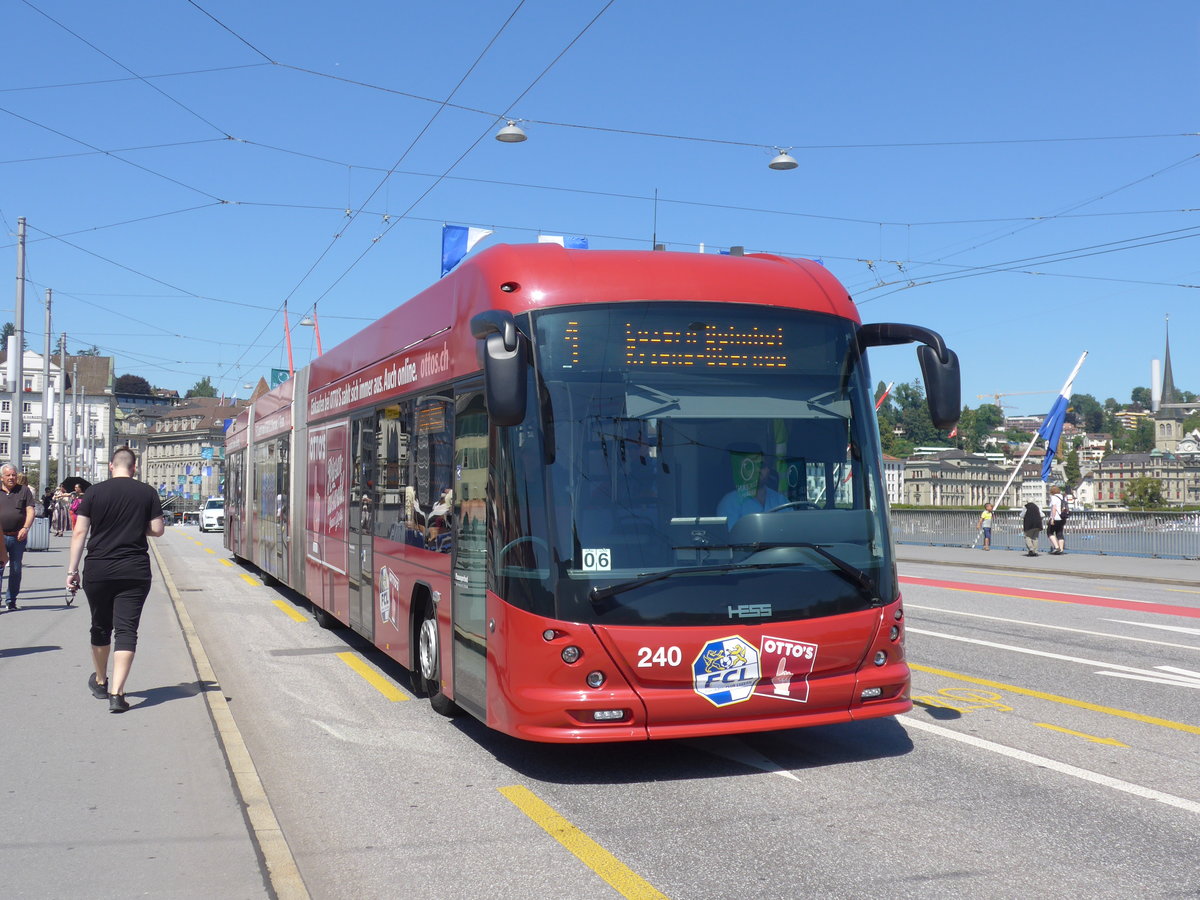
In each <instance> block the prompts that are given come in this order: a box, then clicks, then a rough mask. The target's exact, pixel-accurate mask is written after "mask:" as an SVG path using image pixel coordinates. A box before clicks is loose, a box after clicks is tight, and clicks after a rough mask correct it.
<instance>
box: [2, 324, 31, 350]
mask: <svg viewBox="0 0 1200 900" xmlns="http://www.w3.org/2000/svg"><path fill="white" fill-rule="evenodd" d="M16 333H17V326H16V325H14V324H13V323H12V322H5V323H4V327H3V328H0V350H4V351H6V352H7V350H8V339H9V338H10V337H11V336H12V335H14V334H16ZM21 349H22V350H28V349H29V342H28V341H24V346H22V347H21Z"/></svg>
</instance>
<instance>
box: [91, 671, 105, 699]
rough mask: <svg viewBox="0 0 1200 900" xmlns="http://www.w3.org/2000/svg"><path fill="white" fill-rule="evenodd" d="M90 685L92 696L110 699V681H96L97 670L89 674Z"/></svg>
mask: <svg viewBox="0 0 1200 900" xmlns="http://www.w3.org/2000/svg"><path fill="white" fill-rule="evenodd" d="M88 687H89V688H90V689H91V691H92V696H93V697H95V698H96V699H97V700H107V699H108V682H107V681H106V682H104V684H100V683H99V682H98V681H96V673H95V672H93V673H92V674H91V675H89V676H88Z"/></svg>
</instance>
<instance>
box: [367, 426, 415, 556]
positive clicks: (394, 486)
mask: <svg viewBox="0 0 1200 900" xmlns="http://www.w3.org/2000/svg"><path fill="white" fill-rule="evenodd" d="M411 411H412V404H409V403H393V404H391V405H389V406H384V407H382V408H380V409H379V411H378V413H377V414H376V419H375V422H376V426H375V433H376V442H375V459H376V475H377V477H378V479H379V486H378V491H377V498H378V504H377V507H376V510H375V535H376V536H377V537H382V538H387V539H388V540H392V541H396V542H397V543H404V500H405V496H406V491H405V487H406V485H407V484H408V483H409V481H408V444H409V435H410V432H411V420H412V414H411Z"/></svg>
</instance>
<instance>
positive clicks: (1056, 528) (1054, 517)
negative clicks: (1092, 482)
mask: <svg viewBox="0 0 1200 900" xmlns="http://www.w3.org/2000/svg"><path fill="white" fill-rule="evenodd" d="M1064 521H1065V520H1064V519H1063V498H1062V488H1060V487H1059V486H1058V485H1057V484H1056V485H1054V486H1052V487H1051V488H1050V511H1049V512H1048V513H1047V514H1046V537H1048V538H1049V539H1050V553H1051V554H1052V555H1054V556H1061V555H1062V554H1063V551H1064V549H1065V547H1064V545H1063V522H1064Z"/></svg>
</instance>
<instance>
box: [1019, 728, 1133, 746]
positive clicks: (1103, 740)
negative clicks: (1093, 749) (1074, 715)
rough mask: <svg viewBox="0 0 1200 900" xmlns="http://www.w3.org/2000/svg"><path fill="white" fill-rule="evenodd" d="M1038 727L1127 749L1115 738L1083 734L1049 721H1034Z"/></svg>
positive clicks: (1095, 742)
mask: <svg viewBox="0 0 1200 900" xmlns="http://www.w3.org/2000/svg"><path fill="white" fill-rule="evenodd" d="M1033 724H1034V725H1036V726H1037V727H1038V728H1049V729H1050V730H1051V731H1061V732H1062V733H1063V734H1073V735H1075V737H1081V738H1083V739H1084V740H1085V741H1091V742H1092V743H1094V744H1108V745H1109V746H1111V747H1124V748H1125V749H1126V750H1128V749H1129V745H1128V744H1122V743H1121V742H1120V741H1118V740H1117V739H1116V738H1102V737H1096V736H1095V735H1094V734H1084V733H1083V732H1082V731H1072V730H1071V729H1070V728H1061V727H1059V726H1058V725H1051V724H1050V723H1049V722H1034V723H1033Z"/></svg>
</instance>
